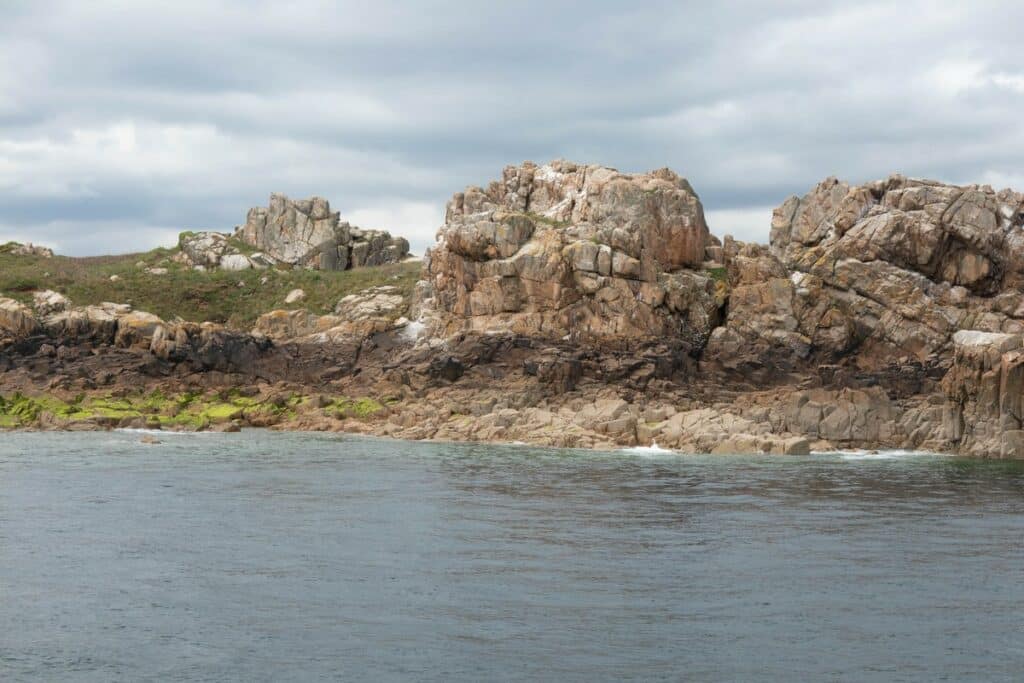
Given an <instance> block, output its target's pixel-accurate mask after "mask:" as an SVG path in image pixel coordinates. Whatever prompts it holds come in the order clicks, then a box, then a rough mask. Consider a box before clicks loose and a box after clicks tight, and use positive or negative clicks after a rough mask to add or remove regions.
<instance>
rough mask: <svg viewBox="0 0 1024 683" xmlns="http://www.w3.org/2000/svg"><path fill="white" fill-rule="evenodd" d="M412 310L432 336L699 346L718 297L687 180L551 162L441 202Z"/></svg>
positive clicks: (518, 169) (513, 169)
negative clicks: (441, 218)
mask: <svg viewBox="0 0 1024 683" xmlns="http://www.w3.org/2000/svg"><path fill="white" fill-rule="evenodd" d="M438 236H439V243H438V245H437V247H436V248H434V249H432V250H431V251H430V253H429V257H428V263H427V266H426V276H427V280H426V281H425V283H424V284H423V285H422V286H421V289H420V294H421V299H422V300H421V302H420V312H421V313H422V314H424V316H425V317H428V318H430V319H431V320H432V321H433V322H434V324H435V326H436V331H437V333H439V334H441V335H443V336H446V335H450V334H453V333H456V332H458V331H475V332H491V333H493V332H514V333H518V334H525V335H531V336H536V337H540V338H548V339H551V338H562V337H566V336H568V337H571V338H579V339H611V338H618V339H636V338H657V337H664V336H671V337H680V338H683V339H685V340H687V341H688V343H690V344H691V345H692V346H693V347H694V348H699V347H700V346H703V344H704V341H705V339H706V337H707V335H708V334H709V333H710V331H711V329H712V327H713V326H714V325H715V324H717V322H718V315H719V307H720V304H721V301H720V300H717V299H716V282H715V280H714V278H713V277H712V276H711V274H710V273H708V272H706V271H702V270H700V267H701V264H702V263H703V262H704V260H705V250H706V247H708V246H709V245H710V244H712V242H711V237H710V235H709V233H708V229H707V225H706V224H705V221H704V212H703V209H702V207H701V204H700V200H699V199H698V198H697V195H696V193H694V191H693V189H692V188H691V187H690V185H689V183H687V182H686V180H685V179H683V178H681V177H679V176H678V175H676V174H675V173H674V172H672V171H670V170H668V169H661V170H658V171H653V172H651V173H646V174H626V173H620V172H618V171H616V170H614V169H611V168H605V167H602V166H583V165H577V164H573V163H570V162H566V161H556V162H552V163H551V164H547V165H544V166H537V165H534V164H532V163H525V164H523V165H522V166H509V167H507V168H506V169H505V170H504V172H503V174H502V178H501V180H499V181H495V182H492V183H491V184H490V185H489V186H488V187H487V188H486V189H482V188H479V187H470V188H468V189H467V190H466V191H465V192H460V193H458V194H456V195H455V196H454V197H453V198H452V200H451V201H450V202H449V203H448V208H447V212H446V217H445V225H444V227H442V228H441V230H440V232H439V234H438Z"/></svg>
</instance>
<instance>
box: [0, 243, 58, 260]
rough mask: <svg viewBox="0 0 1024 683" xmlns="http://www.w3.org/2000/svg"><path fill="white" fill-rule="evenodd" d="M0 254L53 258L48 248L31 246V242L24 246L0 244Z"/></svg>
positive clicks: (51, 250)
mask: <svg viewBox="0 0 1024 683" xmlns="http://www.w3.org/2000/svg"><path fill="white" fill-rule="evenodd" d="M0 254H10V255H12V256H36V257H40V258H53V249H50V248H49V247H41V246H39V245H37V244H32V243H31V242H26V243H25V244H22V243H20V242H7V243H6V244H0Z"/></svg>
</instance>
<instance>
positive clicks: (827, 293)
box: [707, 176, 1024, 369]
mask: <svg viewBox="0 0 1024 683" xmlns="http://www.w3.org/2000/svg"><path fill="white" fill-rule="evenodd" d="M1022 207H1024V196H1022V195H1020V194H1018V193H1015V192H1011V191H1009V190H1004V191H1002V192H995V191H993V190H992V189H991V188H989V187H987V186H974V185H972V186H966V187H958V186H952V185H943V184H940V183H935V182H932V181H923V180H909V179H906V178H904V177H902V176H892V177H890V178H888V179H886V180H882V181H878V182H874V183H869V184H866V185H863V186H850V185H848V184H846V183H843V182H840V181H838V180H835V179H834V178H830V179H828V180H826V181H824V182H823V183H821V184H819V185H818V186H817V187H816V188H815V189H814V190H812V191H811V192H810V193H809V194H807V195H806V196H804V197H801V198H797V197H791V198H790V199H788V200H787V201H786V202H785V203H784V204H783V205H782V206H780V207H779V208H778V209H776V210H775V214H774V217H773V221H772V230H771V247H770V249H766V248H764V247H760V246H757V245H744V244H739V243H734V242H730V241H728V240H727V242H726V244H725V246H724V252H725V258H726V260H727V261H728V263H729V272H730V284H731V288H732V291H731V294H730V300H729V312H730V315H729V323H728V325H727V326H726V327H724V328H720V329H718V330H716V331H715V333H714V334H713V335H712V338H711V343H710V344H709V347H708V349H707V357H708V358H712V359H715V360H717V361H719V362H721V363H723V364H725V365H729V366H731V367H736V368H739V367H750V366H761V367H764V366H769V367H770V366H776V367H780V366H781V367H794V366H796V365H799V364H800V363H801V362H803V361H809V360H812V359H813V360H815V361H819V362H821V361H824V362H836V361H838V360H840V359H843V358H847V359H849V358H850V357H854V356H855V357H857V359H858V360H859V361H860V362H861V364H862V367H865V368H871V369H878V368H880V367H882V366H883V365H886V364H904V365H905V364H909V363H922V364H925V365H928V366H942V367H943V368H945V367H948V364H949V359H950V356H951V352H950V344H951V338H952V335H953V334H954V333H955V332H956V331H958V330H965V329H974V330H981V331H986V332H1005V333H1014V334H1016V333H1020V332H1024V322H1022V321H1024V297H1022V295H1021V291H1020V285H1021V282H1022V269H1024V231H1022V229H1021V223H1022V222H1024V214H1022Z"/></svg>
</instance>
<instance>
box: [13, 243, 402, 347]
mask: <svg viewBox="0 0 1024 683" xmlns="http://www.w3.org/2000/svg"><path fill="white" fill-rule="evenodd" d="M176 251H177V250H176V249H154V250H153V251H150V252H146V253H144V254H123V255H119V256H96V257H87V258H70V257H66V256H54V257H53V258H38V257H30V256H12V255H10V254H6V253H3V252H2V250H0V295H3V296H9V297H12V298H14V299H18V300H19V301H23V302H26V303H31V300H32V292H33V291H35V290H42V289H53V290H56V291H58V292H60V293H62V294H64V295H66V296H68V297H69V298H70V299H71V301H72V302H73V303H74V304H75V305H86V304H96V303H100V302H102V301H113V302H117V303H129V304H131V305H132V306H133V307H135V308H136V309H139V310H143V311H149V312H150V313H155V314H156V315H158V316H160V317H161V318H164V319H165V320H171V319H173V318H174V317H175V316H180V317H182V318H184V319H185V320H192V321H196V322H201V321H204V320H208V321H212V322H219V323H226V324H228V325H230V326H232V327H236V328H240V329H249V328H251V327H252V324H253V322H254V321H255V320H256V318H257V317H259V316H260V314H262V313H265V312H267V311H269V310H273V309H275V308H297V307H298V306H303V307H305V308H308V309H309V310H311V311H313V312H314V313H328V312H331V311H332V310H333V309H334V306H335V304H336V303H337V302H338V300H339V299H341V298H342V297H343V296H345V295H347V294H352V293H354V292H358V291H360V290H362V289H366V288H367V287H372V286H374V285H382V284H388V285H394V286H396V287H398V288H399V289H401V290H402V291H403V292H405V293H406V294H409V293H411V292H412V287H413V284H414V283H415V282H416V280H417V279H419V274H420V268H421V265H422V264H420V263H418V262H407V263H400V264H393V265H387V266H379V267H373V268H357V269H354V270H347V271H343V272H319V271H314V270H306V269H294V270H293V269H287V270H285V269H267V270H246V271H239V272H226V271H220V270H215V271H211V272H197V271H194V270H191V269H188V268H185V267H183V266H180V265H178V264H176V263H173V262H171V261H170V257H171V256H173V255H174V253H175V252H176ZM139 262H145V264H146V266H147V267H153V266H159V267H162V268H167V269H168V273H167V274H166V275H151V274H149V273H146V272H145V271H144V269H143V268H142V267H139V266H137V265H136V264H137V263H139ZM111 275H117V276H118V277H120V278H121V279H120V280H119V281H117V282H111V281H110V276H111ZM262 278H267V282H266V283H265V284H264V283H261V279H262ZM295 288H300V289H303V290H304V291H305V292H306V299H305V301H303V302H302V303H301V304H297V305H295V306H287V307H286V306H285V304H284V298H285V296H287V294H288V292H290V291H291V290H293V289H295Z"/></svg>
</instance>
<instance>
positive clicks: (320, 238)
mask: <svg viewBox="0 0 1024 683" xmlns="http://www.w3.org/2000/svg"><path fill="white" fill-rule="evenodd" d="M236 235H237V236H238V237H239V238H240V239H241V240H242V241H243V242H245V243H247V244H249V245H251V246H253V247H255V248H257V249H259V250H260V251H261V252H264V253H266V254H267V255H268V256H269V257H270V258H271V259H274V260H276V261H280V262H283V263H288V264H292V265H300V266H306V267H310V268H318V269H321V270H345V269H347V268H350V267H360V266H373V265H382V264H384V263H397V262H399V261H402V260H403V259H405V258H406V257H408V255H409V242H408V241H407V240H405V239H404V238H402V237H392V236H391V235H390V234H389V233H387V232H384V231H380V230H361V229H359V228H356V227H354V226H351V225H349V224H348V223H347V222H345V221H342V220H341V217H340V214H339V213H337V212H335V211H331V205H330V203H329V202H328V201H327V200H326V199H323V198H322V197H312V198H310V199H297V200H293V199H289V198H288V197H287V196H285V195H283V194H278V193H274V194H272V195H270V204H269V206H268V207H267V208H263V207H255V208H253V209H250V210H249V213H248V215H247V216H246V221H245V225H244V226H241V227H240V228H238V229H237V231H236Z"/></svg>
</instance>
